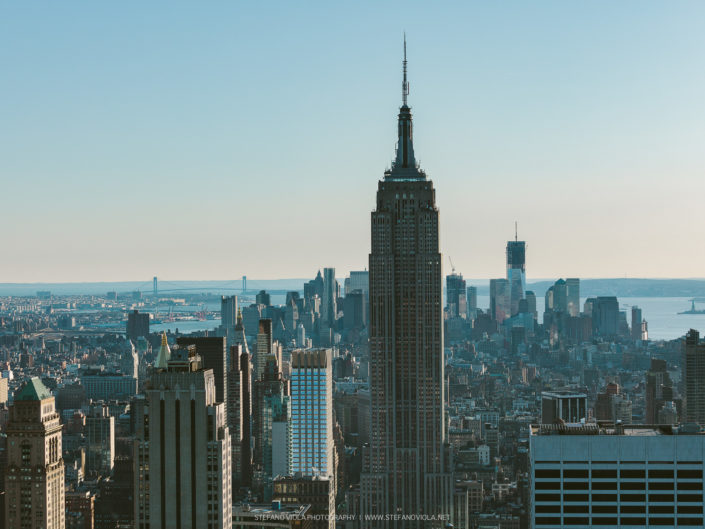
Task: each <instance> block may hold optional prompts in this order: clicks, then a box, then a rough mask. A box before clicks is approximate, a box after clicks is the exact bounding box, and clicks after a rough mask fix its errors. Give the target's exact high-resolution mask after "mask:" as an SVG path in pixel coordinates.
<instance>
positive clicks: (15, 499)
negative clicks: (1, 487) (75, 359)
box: [4, 377, 66, 529]
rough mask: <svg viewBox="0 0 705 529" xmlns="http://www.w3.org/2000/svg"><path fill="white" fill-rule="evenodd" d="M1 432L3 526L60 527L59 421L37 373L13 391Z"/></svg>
mask: <svg viewBox="0 0 705 529" xmlns="http://www.w3.org/2000/svg"><path fill="white" fill-rule="evenodd" d="M5 433H6V434H7V463H8V468H7V470H6V473H5V520H4V522H5V527H7V528H21V529H64V527H65V513H64V509H65V507H66V506H65V503H64V502H65V499H64V460H63V458H62V456H61V421H60V419H59V414H58V413H57V412H56V409H55V407H54V397H53V396H52V395H51V393H50V392H49V390H48V389H47V388H46V387H45V386H44V384H42V382H41V381H40V380H39V378H36V377H35V378H32V379H31V380H30V381H29V382H27V383H26V384H25V385H24V386H23V387H22V388H21V389H20V390H19V391H18V392H17V393H16V394H15V400H14V403H13V405H12V406H11V407H10V420H9V422H8V423H7V426H6V428H5Z"/></svg>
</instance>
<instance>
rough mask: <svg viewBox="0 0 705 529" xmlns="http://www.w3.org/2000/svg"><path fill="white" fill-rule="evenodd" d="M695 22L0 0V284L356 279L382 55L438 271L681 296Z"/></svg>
mask: <svg viewBox="0 0 705 529" xmlns="http://www.w3.org/2000/svg"><path fill="white" fill-rule="evenodd" d="M704 23H705V4H704V3H701V2H694V1H679V2H669V3H663V2H657V1H644V2H639V3H628V2H623V3H614V2H607V1H597V2H591V3H587V4H580V3H565V2H558V1H546V2H541V3H532V4H526V3H522V2H516V1H515V2H503V3H480V2H477V3H467V4H461V5H457V6H450V5H441V6H435V5H434V6H431V7H429V6H426V5H422V4H418V5H410V4H408V3H402V2H393V3H389V4H384V5H377V4H372V3H360V4H355V5H345V4H327V3H320V4H317V6H316V7H315V8H310V9H300V8H299V6H297V5H294V4H288V3H279V4H277V5H276V8H273V6H272V5H269V4H267V5H259V4H250V5H241V4H239V3H230V2H217V1H216V2H212V3H209V5H208V7H207V8H204V7H203V6H202V5H200V4H199V5H195V4H193V5H192V4H186V3H179V2H175V3H169V4H166V3H164V4H162V3H161V2H154V3H149V4H134V3H120V4H110V3H84V2H75V1H67V2H61V3H52V2H40V3H39V4H35V3H4V4H2V5H1V6H0V60H1V61H2V64H3V66H4V68H3V71H4V73H5V78H6V83H5V84H4V94H5V97H3V99H2V101H0V115H1V116H2V119H3V127H2V129H1V130H0V175H1V176H0V178H1V179H2V186H3V191H4V196H6V197H9V199H8V200H6V203H5V204H4V206H3V219H4V220H5V225H6V227H7V228H8V229H6V230H5V233H4V243H5V244H4V258H3V259H2V261H1V262H0V281H8V282H15V283H18V282H19V283H27V282H67V281H68V282H91V281H96V280H101V279H104V278H106V277H127V278H137V280H141V279H142V278H144V280H145V281H146V280H149V279H150V278H151V277H152V276H153V275H155V274H156V275H158V276H164V277H193V278H198V279H200V280H209V279H212V278H218V277H227V276H228V275H230V274H231V272H230V271H231V270H233V269H237V270H239V272H238V274H237V275H236V277H239V276H241V275H243V274H244V275H253V273H256V274H258V275H260V276H262V277H281V276H283V275H287V276H292V277H308V276H310V275H311V273H315V270H317V269H318V268H322V267H323V266H329V265H333V266H335V267H336V268H337V269H339V270H341V271H348V270H361V269H363V268H364V267H365V266H366V265H367V256H368V253H369V247H370V212H371V211H372V210H373V208H374V205H375V204H374V200H375V199H374V197H375V192H376V188H377V181H378V180H379V179H380V178H382V176H383V171H384V170H385V168H387V167H388V166H389V165H390V162H391V160H392V157H393V155H394V146H395V141H396V114H397V112H398V107H399V104H400V99H401V59H402V57H401V55H402V34H403V32H404V31H406V34H407V39H408V51H409V80H410V85H411V90H410V95H409V103H410V105H411V106H412V111H413V113H414V133H415V135H414V140H415V150H416V155H417V159H419V160H420V162H421V167H422V168H423V169H424V170H425V171H426V172H427V174H428V176H429V178H430V179H431V180H432V181H433V183H434V187H435V189H436V192H437V204H438V207H439V211H440V240H441V250H442V252H443V254H444V263H443V264H444V272H445V273H447V272H448V271H450V269H451V267H450V265H449V260H448V256H450V257H451V258H452V261H453V263H454V265H455V268H456V270H458V271H459V272H462V273H463V274H464V275H465V276H468V277H487V278H491V277H502V276H504V273H505V261H504V259H505V253H504V252H505V244H506V241H507V240H509V239H513V238H514V222H515V221H518V224H519V238H520V239H521V240H525V241H527V244H528V250H527V273H528V274H529V276H533V275H536V276H540V277H556V278H557V277H566V276H569V277H587V276H590V277H617V278H618V277H623V276H625V275H627V276H629V277H648V278H672V277H695V276H698V275H700V274H702V272H701V269H702V265H701V263H702V262H703V261H704V260H705V247H704V246H703V245H701V244H697V243H696V242H695V241H697V240H699V236H700V229H701V227H702V226H703V225H704V224H705V211H704V210H703V208H702V204H701V202H702V196H705V178H704V176H705V175H703V168H704V167H705V151H703V149H702V146H703V145H704V144H705V99H703V97H702V94H703V93H705V71H704V70H703V68H702V60H699V59H698V58H700V59H702V57H703V56H705V32H703V31H702V28H703V25H704Z"/></svg>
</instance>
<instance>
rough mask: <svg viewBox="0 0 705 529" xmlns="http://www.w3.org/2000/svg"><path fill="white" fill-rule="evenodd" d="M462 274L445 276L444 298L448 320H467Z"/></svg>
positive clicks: (465, 293) (465, 294) (465, 291)
mask: <svg viewBox="0 0 705 529" xmlns="http://www.w3.org/2000/svg"><path fill="white" fill-rule="evenodd" d="M466 288H467V287H466V286H465V280H464V279H463V275H462V274H456V273H455V272H454V273H452V274H451V275H449V276H446V298H447V300H448V302H447V305H448V317H449V318H467V313H468V304H467V290H466Z"/></svg>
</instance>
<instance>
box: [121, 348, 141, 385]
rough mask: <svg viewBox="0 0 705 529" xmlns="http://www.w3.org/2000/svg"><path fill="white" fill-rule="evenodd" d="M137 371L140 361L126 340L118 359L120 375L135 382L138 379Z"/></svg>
mask: <svg viewBox="0 0 705 529" xmlns="http://www.w3.org/2000/svg"><path fill="white" fill-rule="evenodd" d="M139 370H140V359H139V356H138V355H137V351H136V350H135V345H134V344H133V343H132V342H131V341H130V340H128V341H127V342H126V343H125V347H124V350H123V352H122V356H121V358H120V373H122V374H123V375H125V376H127V377H132V378H134V379H135V380H137V379H138V378H139ZM138 383H139V380H138Z"/></svg>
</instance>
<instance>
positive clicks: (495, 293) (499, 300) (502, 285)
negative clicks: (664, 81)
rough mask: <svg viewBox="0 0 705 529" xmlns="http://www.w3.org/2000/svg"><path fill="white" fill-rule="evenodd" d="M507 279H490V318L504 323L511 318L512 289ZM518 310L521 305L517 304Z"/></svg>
mask: <svg viewBox="0 0 705 529" xmlns="http://www.w3.org/2000/svg"><path fill="white" fill-rule="evenodd" d="M510 286H511V285H510V283H509V281H507V280H506V279H502V278H500V279H490V316H492V319H494V320H497V323H502V322H503V321H504V320H506V319H507V318H509V317H510V316H511V314H510V312H511V308H512V303H511V289H510ZM517 310H519V305H518V304H517Z"/></svg>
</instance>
